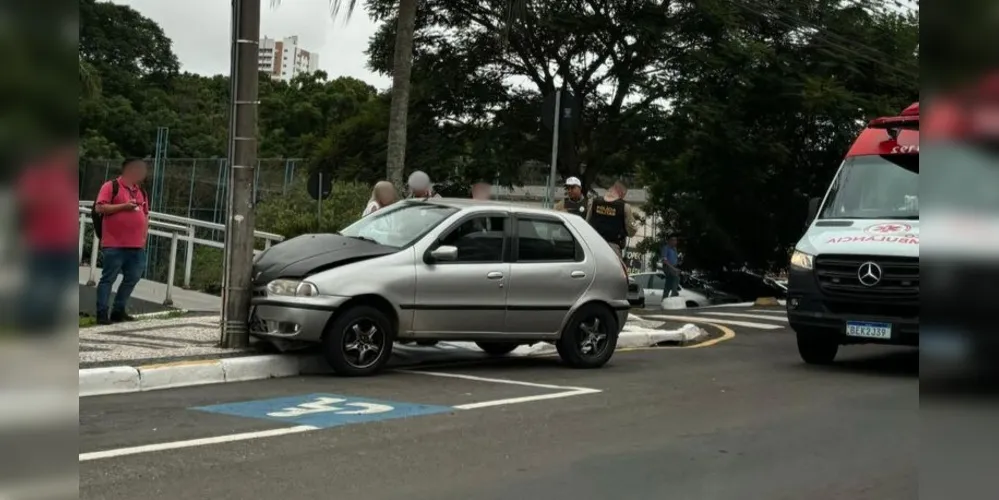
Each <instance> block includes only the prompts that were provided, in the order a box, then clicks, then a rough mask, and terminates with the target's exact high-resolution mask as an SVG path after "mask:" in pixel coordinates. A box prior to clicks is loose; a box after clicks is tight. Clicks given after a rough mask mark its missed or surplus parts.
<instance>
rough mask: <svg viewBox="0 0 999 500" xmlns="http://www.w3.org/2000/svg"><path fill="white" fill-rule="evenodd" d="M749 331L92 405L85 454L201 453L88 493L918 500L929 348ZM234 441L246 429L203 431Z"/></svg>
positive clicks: (154, 458) (148, 461)
mask: <svg viewBox="0 0 999 500" xmlns="http://www.w3.org/2000/svg"><path fill="white" fill-rule="evenodd" d="M736 331H737V334H736V336H735V337H734V338H732V339H730V340H726V341H723V342H719V343H717V344H715V345H713V346H710V347H704V348H694V349H659V350H637V351H630V352H621V353H618V354H617V355H616V357H615V358H614V360H613V361H612V363H611V365H608V366H607V367H606V368H604V369H601V370H594V371H574V370H569V369H566V368H563V367H562V366H560V365H559V364H558V362H557V360H556V359H553V358H541V359H537V358H535V359H523V358H522V359H514V360H502V361H499V362H493V363H485V364H483V363H478V364H465V365H460V364H459V365H455V366H442V367H437V368H434V369H433V370H434V371H435V372H443V373H446V374H448V375H449V376H448V377H439V376H430V375H426V374H414V373H387V374H385V375H383V376H379V377H374V378H367V379H342V378H294V379H279V380H268V381H259V382H248V383H242V384H226V385H223V386H206V387H197V388H185V389H177V390H169V391H156V392H150V393H144V394H131V395H117V396H104V397H96V398H84V399H82V400H81V401H80V451H81V453H83V454H87V453H91V452H100V451H108V450H112V453H111V455H114V454H116V453H118V454H121V453H125V452H127V450H125V451H124V452H123V451H122V450H123V449H125V448H129V447H136V446H142V445H150V444H160V443H177V442H180V444H176V445H174V446H183V447H182V448H178V449H168V450H165V451H150V450H149V449H139V450H137V451H138V452H137V453H135V454H130V455H124V456H111V457H109V458H98V459H93V460H86V461H82V462H81V463H80V489H79V492H80V498H84V499H87V498H93V499H97V498H100V499H129V500H131V499H135V498H143V499H147V500H148V499H156V498H164V499H176V498H190V499H196V498H213V499H246V498H286V499H292V498H320V497H331V498H365V499H366V500H379V499H404V500H422V499H426V500H447V499H461V500H465V499H470V498H475V499H484V500H491V499H496V500H500V499H509V498H522V499H534V498H560V499H561V498H565V499H611V498H614V499H643V500H645V499H651V498H655V499H681V500H695V499H710V500H727V499H733V500H736V499H737V500H754V499H761V500H763V499H765V500H776V499H802V498H808V499H810V500H823V499H829V500H832V499H836V500H840V499H844V498H848V499H851V500H861V499H876V500H895V499H910V498H916V496H917V491H918V490H917V482H916V480H917V478H918V472H919V469H918V466H919V465H918V462H917V457H918V456H919V454H918V451H919V447H918V440H917V438H916V436H917V431H918V423H919V421H918V414H917V410H918V407H919V393H918V391H919V385H918V357H917V355H916V354H915V353H914V352H911V351H907V350H899V349H892V348H880V347H857V348H849V349H845V350H844V352H843V355H842V357H841V360H842V361H841V362H840V363H839V364H838V365H837V366H834V367H831V368H813V367H806V366H803V365H802V364H800V362H799V360H798V357H797V353H796V350H795V346H794V341H793V337H792V336H791V334H790V333H789V331H787V330H785V329H778V330H754V329H748V328H742V329H737V330H736ZM424 369H426V368H424ZM454 374H459V375H465V376H471V377H479V378H488V379H498V380H499V381H483V380H478V379H475V380H472V379H467V378H464V379H462V378H454V377H453V375H454ZM509 380H515V381H526V382H530V383H535V384H544V385H551V386H571V387H575V388H580V387H582V388H592V389H598V390H600V391H602V392H598V393H586V391H581V392H577V393H575V394H576V395H569V396H566V397H559V398H554V399H541V398H540V396H543V395H545V394H555V393H564V391H566V390H567V389H565V388H564V387H563V388H553V387H533V386H532V387H528V386H517V385H511V384H509V383H500V382H502V381H509ZM570 390H571V389H570ZM570 394H572V393H570ZM533 396H539V397H538V398H532V397H533ZM270 398H286V399H283V400H278V401H276V402H275V401H267V400H268V399H270ZM253 400H256V402H254V403H250V404H248V405H247V404H244V405H238V404H237V405H233V404H231V403H239V402H246V401H253ZM260 400H264V401H260ZM403 403H413V404H421V405H429V406H408V405H405V404H403ZM476 403H485V405H484V407H480V408H475V407H476V406H477V405H476ZM215 405H221V406H215ZM364 405H367V406H364ZM379 405H383V406H379ZM384 405H388V406H387V407H389V408H393V409H392V410H391V411H387V413H384V412H383V413H378V414H375V415H356V413H365V412H368V413H370V412H372V411H374V412H378V411H385V410H378V408H385V407H386V406H384ZM456 406H458V407H465V408H471V409H464V410H461V409H455V407H456ZM195 407H202V408H203V409H201V410H198V409H191V408H195ZM206 407H207V408H206ZM366 408H375V409H374V410H368V409H366ZM267 413H270V414H271V415H272V416H270V417H268V416H267ZM350 413H355V415H347V414H350ZM237 414H238V415H242V416H237ZM275 415H276V416H275ZM386 416H388V419H385V420H381V421H368V422H365V423H354V424H350V423H349V422H350V421H366V420H374V419H375V418H386ZM391 417H406V418H391ZM338 424H342V425H340V426H336V427H329V426H333V425H338ZM303 425H308V426H311V427H303ZM315 427H319V429H317V430H310V429H312V428H315ZM303 429H304V430H303ZM233 435H236V436H235V437H232V436H233ZM218 436H229V437H226V438H222V439H217V440H215V441H227V442H213V441H191V440H197V439H202V438H211V437H218ZM261 436H270V437H261ZM114 450H116V451H114ZM133 451H136V450H133ZM86 458H91V456H88V457H86Z"/></svg>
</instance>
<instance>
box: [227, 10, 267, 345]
mask: <svg viewBox="0 0 999 500" xmlns="http://www.w3.org/2000/svg"><path fill="white" fill-rule="evenodd" d="M259 40H260V0H232V65H231V69H230V72H229V76H230V79H231V82H230V83H231V87H230V89H231V90H230V95H229V98H230V103H231V106H230V108H229V109H230V111H229V114H230V115H229V189H228V194H229V203H228V205H227V207H226V222H225V225H226V231H225V274H224V278H223V291H222V342H221V344H222V347H231V348H236V347H245V346H247V345H249V343H250V334H249V330H248V328H247V323H248V320H249V312H250V311H249V309H250V295H251V293H252V289H251V286H252V277H251V276H250V272H251V271H252V270H253V229H254V220H253V203H254V199H253V180H254V172H253V170H254V167H255V166H256V164H257V104H258V101H257V87H258V85H257V79H258V78H259V75H258V72H259V69H258V68H259V67H258V59H257V46H258V44H259Z"/></svg>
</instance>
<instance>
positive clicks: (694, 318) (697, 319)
mask: <svg viewBox="0 0 999 500" xmlns="http://www.w3.org/2000/svg"><path fill="white" fill-rule="evenodd" d="M646 318H647V319H656V320H662V321H686V322H690V323H718V324H722V325H733V326H744V327H747V328H757V329H759V330H780V329H781V328H784V327H783V326H780V325H775V324H772V323H751V322H749V321H734V320H730V319H715V318H706V317H704V316H672V315H670V316H646Z"/></svg>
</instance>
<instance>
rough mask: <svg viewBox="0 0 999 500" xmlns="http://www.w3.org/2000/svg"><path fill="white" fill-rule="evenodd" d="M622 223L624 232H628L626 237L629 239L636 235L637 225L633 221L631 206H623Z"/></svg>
mask: <svg viewBox="0 0 999 500" xmlns="http://www.w3.org/2000/svg"><path fill="white" fill-rule="evenodd" d="M624 221H625V230H627V231H628V237H629V238H631V237H633V236H635V235H636V234H638V227H637V226H638V224H636V221H635V213H634V212H632V211H631V205H629V204H627V203H625V204H624Z"/></svg>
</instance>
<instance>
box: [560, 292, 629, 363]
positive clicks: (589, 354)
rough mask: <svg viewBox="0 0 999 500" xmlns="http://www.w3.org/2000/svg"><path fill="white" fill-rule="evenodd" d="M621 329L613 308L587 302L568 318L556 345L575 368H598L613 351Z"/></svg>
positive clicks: (563, 356)
mask: <svg viewBox="0 0 999 500" xmlns="http://www.w3.org/2000/svg"><path fill="white" fill-rule="evenodd" d="M619 332H620V327H619V326H618V324H617V317H616V316H615V315H614V314H613V312H612V311H611V310H610V308H608V307H606V306H603V305H600V304H587V305H585V306H583V307H581V308H580V309H579V310H577V311H576V312H575V313H573V315H572V317H571V318H569V321H568V323H566V325H565V329H563V330H562V335H560V336H559V339H558V340H557V341H556V342H555V349H556V350H557V351H558V355H559V356H560V357H561V358H562V361H564V362H565V363H566V364H567V365H569V366H570V367H572V368H599V367H601V366H604V365H605V364H607V362H608V361H610V358H611V356H613V355H614V350H615V349H616V348H617V337H618V333H619Z"/></svg>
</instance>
